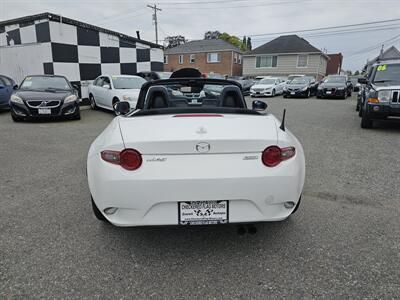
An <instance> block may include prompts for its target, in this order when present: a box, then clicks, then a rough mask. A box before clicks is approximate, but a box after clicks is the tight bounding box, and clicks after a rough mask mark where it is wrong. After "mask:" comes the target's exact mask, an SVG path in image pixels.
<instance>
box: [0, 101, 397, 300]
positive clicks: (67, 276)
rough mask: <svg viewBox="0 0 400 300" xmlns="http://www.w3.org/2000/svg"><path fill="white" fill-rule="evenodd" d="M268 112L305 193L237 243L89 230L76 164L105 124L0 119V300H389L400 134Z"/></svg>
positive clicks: (324, 108) (204, 232)
mask: <svg viewBox="0 0 400 300" xmlns="http://www.w3.org/2000/svg"><path fill="white" fill-rule="evenodd" d="M249 101H251V100H250V99H249ZM266 101H267V102H268V104H269V108H268V110H269V111H271V112H272V113H274V114H276V115H278V116H280V115H281V113H282V110H283V108H287V109H288V111H287V123H286V124H287V126H288V127H289V128H290V129H291V131H292V132H293V133H295V134H296V136H297V137H298V138H299V139H300V140H301V142H302V143H303V146H304V149H305V152H306V161H307V175H306V184H305V188H304V195H303V200H302V206H301V207H300V209H299V211H298V212H297V213H296V215H294V216H293V217H291V218H290V219H288V220H286V221H284V222H280V223H279V222H278V223H266V224H261V225H257V228H258V232H257V234H256V235H249V234H246V235H242V236H241V235H238V234H237V232H236V227H235V226H220V227H214V226H211V227H190V228H177V227H168V228H117V227H113V226H107V225H104V224H102V223H101V222H98V221H97V220H96V219H95V218H94V216H93V214H92V211H91V206H90V201H89V199H90V198H89V197H90V195H89V191H88V187H87V183H86V178H85V163H86V154H87V150H88V148H89V145H90V143H91V142H92V140H93V139H94V138H95V137H96V136H97V135H98V134H99V133H100V132H101V131H102V130H103V128H105V126H107V124H108V123H109V122H110V120H111V119H112V115H111V114H110V113H107V112H104V111H90V110H83V111H82V120H81V121H69V122H64V121H62V122H39V123H38V122H33V123H32V122H31V123H13V122H12V121H11V118H10V116H9V113H7V112H6V113H0V128H1V130H0V161H1V164H0V166H1V169H0V204H1V205H0V232H1V239H0V298H1V299H8V298H15V299H18V298H41V299H43V298H52V299H54V298H68V299H82V298H90V299H92V298H95V299H96V298H100V299H114V298H118V299H135V298H136V299H143V298H154V299H160V298H170V299H172V298H176V299H183V298H197V299H205V298H207V299H250V298H259V299H261V298H262V299H266V298H268V299H276V298H286V299H299V298H308V299H309V298H330V299H344V298H346V299H348V298H352V299H382V298H385V299H390V298H392V299H399V298H400V279H399V278H400V222H399V219H400V217H399V216H400V213H399V212H400V204H399V201H400V175H399V174H400V172H399V166H400V155H399V150H400V125H399V123H393V122H392V123H380V124H378V127H377V128H375V129H372V130H362V129H361V128H360V124H359V123H360V119H359V117H358V116H357V114H356V112H355V100H354V99H352V100H350V99H348V100H318V99H315V98H312V99H283V98H281V97H276V98H273V99H267V100H266Z"/></svg>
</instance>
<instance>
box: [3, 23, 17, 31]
mask: <svg viewBox="0 0 400 300" xmlns="http://www.w3.org/2000/svg"><path fill="white" fill-rule="evenodd" d="M18 28H19V24H11V25H7V26H6V32H7V31H11V30H14V29H18Z"/></svg>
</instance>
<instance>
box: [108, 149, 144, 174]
mask: <svg viewBox="0 0 400 300" xmlns="http://www.w3.org/2000/svg"><path fill="white" fill-rule="evenodd" d="M101 158H102V159H103V160H104V161H106V162H109V163H111V164H115V165H120V166H121V167H122V168H124V169H126V170H129V171H133V170H137V169H139V168H140V166H141V165H142V155H141V154H140V152H139V151H137V150H135V149H124V150H122V151H114V150H104V151H102V152H101Z"/></svg>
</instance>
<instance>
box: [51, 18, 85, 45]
mask: <svg viewBox="0 0 400 300" xmlns="http://www.w3.org/2000/svg"><path fill="white" fill-rule="evenodd" d="M49 23H50V39H51V41H52V42H53V43H62V44H70V45H77V44H78V35H77V30H76V27H75V26H73V25H69V24H64V23H59V22H53V21H50V22H49Z"/></svg>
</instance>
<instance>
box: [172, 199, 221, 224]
mask: <svg viewBox="0 0 400 300" xmlns="http://www.w3.org/2000/svg"><path fill="white" fill-rule="evenodd" d="M228 206H229V202H228V201H227V200H221V201H191V202H178V214H179V215H178V217H179V225H211V224H226V223H228V221H229V209H228Z"/></svg>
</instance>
